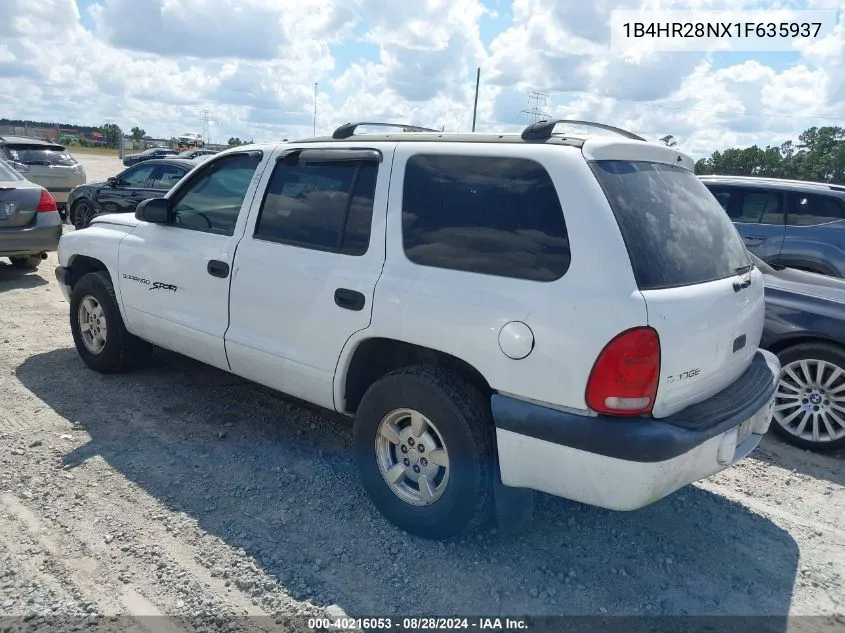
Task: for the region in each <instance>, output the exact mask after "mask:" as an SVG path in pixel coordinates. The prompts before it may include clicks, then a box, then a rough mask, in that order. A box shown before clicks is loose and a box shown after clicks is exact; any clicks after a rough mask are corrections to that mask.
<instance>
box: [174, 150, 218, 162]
mask: <svg viewBox="0 0 845 633" xmlns="http://www.w3.org/2000/svg"><path fill="white" fill-rule="evenodd" d="M216 153H217V152H215V151H214V150H213V149H187V150H185V151H184V152H181V153H179V154H177V155H176V158H184V159H186V160H194V159H195V158H199V157H201V156H214V154H216Z"/></svg>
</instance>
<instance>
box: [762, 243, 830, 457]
mask: <svg viewBox="0 0 845 633" xmlns="http://www.w3.org/2000/svg"><path fill="white" fill-rule="evenodd" d="M752 257H754V261H755V263H756V265H757V267H758V268H759V269H760V271H761V272H762V273H763V277H764V280H765V285H766V326H765V328H764V330H763V338H762V343H761V345H762V347H764V348H766V349H768V350H769V351H771V352H774V353H776V354H777V355H778V358H779V359H780V362H781V365H782V369H781V376H780V381H779V382H778V389H777V400H776V402H775V409H774V420H773V424H772V429H773V430H774V431H775V432H776V433H777V434H778V435H779V436H781V437H782V438H783V439H784V440H786V441H787V442H789V443H790V444H794V445H795V446H799V447H801V448H808V449H812V450H820V451H824V450H833V449H838V448H842V447H843V446H845V280H842V279H837V278H834V277H830V276H825V275H818V274H816V273H808V272H804V271H801V270H795V269H791V268H784V267H782V266H770V265H769V264H766V263H765V262H763V261H762V260H761V259H759V258H757V257H756V256H752Z"/></svg>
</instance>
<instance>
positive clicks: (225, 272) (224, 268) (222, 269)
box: [207, 259, 229, 279]
mask: <svg viewBox="0 0 845 633" xmlns="http://www.w3.org/2000/svg"><path fill="white" fill-rule="evenodd" d="M207 270H208V274H209V275H211V276H212V277H221V278H223V279H225V278H226V277H228V276H229V264H227V263H226V262H221V261H220V260H219V259H212V260H211V261H209V262H208V268H207Z"/></svg>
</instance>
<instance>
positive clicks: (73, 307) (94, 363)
mask: <svg viewBox="0 0 845 633" xmlns="http://www.w3.org/2000/svg"><path fill="white" fill-rule="evenodd" d="M88 299H91V300H93V304H92V303H90V302H87V300H88ZM84 302H87V303H85V305H86V306H91V305H94V306H99V308H100V310H101V311H97V310H96V307H95V309H94V310H90V309H86V312H88V313H89V314H94V315H95V316H97V318H99V321H96V324H97V327H99V328H101V333H102V332H104V344H102V345H101V346H100V349H99V350H92V349H89V346H88V344H86V339H87V337H85V336H83V331H82V326H81V323H80V306H81V305H82V304H83V303H84ZM70 330H71V333H72V334H73V342H74V344H75V345H76V351H77V352H79V355H80V356H81V357H82V360H83V361H84V362H85V364H86V365H88V367H90V368H91V369H93V370H94V371H97V372H100V373H102V374H114V373H120V372H124V371H128V370H129V369H133V368H136V367H140V366H143V365H145V364H146V363H147V362H148V361H149V359H150V356H151V355H152V345H150V344H149V343H147V342H146V341H142V340H141V339H139V338H138V337H136V336H133V335H132V334H130V333H129V332H127V331H126V326H125V325H124V323H123V318H122V317H121V315H120V310H119V309H118V306H117V300H116V299H115V295H114V286H113V285H112V281H111V278H110V277H109V275H108V273H105V272H102V271H98V272H93V273H88V274H87V275H83V276H82V278H80V279H79V281H77V282H76V284H74V286H73V290H72V291H71V296H70ZM89 344H91V343H90V341H89ZM95 347H96V346H95Z"/></svg>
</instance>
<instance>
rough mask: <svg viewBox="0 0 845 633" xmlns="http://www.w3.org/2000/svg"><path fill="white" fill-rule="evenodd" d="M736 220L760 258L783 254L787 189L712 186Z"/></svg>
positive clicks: (746, 241)
mask: <svg viewBox="0 0 845 633" xmlns="http://www.w3.org/2000/svg"><path fill="white" fill-rule="evenodd" d="M708 189H710V192H711V193H712V194H713V195H714V196H715V198H716V200H718V201H719V204H721V205H722V208H723V209H725V211H726V212H727V214H728V217H729V218H730V219H731V220H732V221H733V223H734V226H736V228H737V230H738V231H739V233H740V235H742V239H743V241H744V242H745V245H746V246H747V247H748V250H750V251H751V252H752V253H754V254H755V255H757V257H759V258H760V259H762V260H764V261H768V262H773V261H775V259H776V258H777V256H778V255H780V252H781V249H782V248H783V239H784V234H785V229H786V226H785V225H786V222H785V218H786V215H785V213H784V207H783V193H782V192H780V191H777V190H775V189H764V188H758V187H733V186H724V185H723V186H719V185H715V184H714V185H710V186H708Z"/></svg>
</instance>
